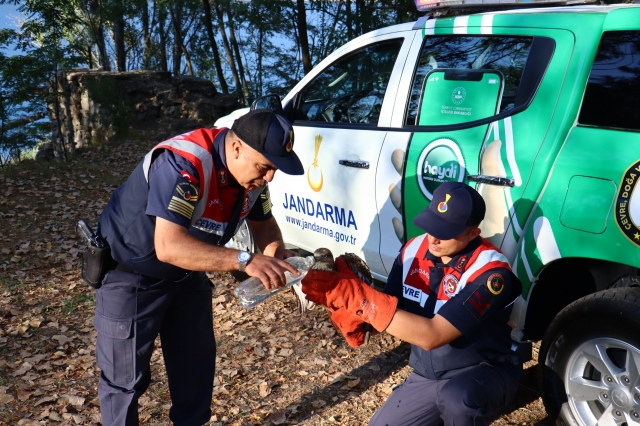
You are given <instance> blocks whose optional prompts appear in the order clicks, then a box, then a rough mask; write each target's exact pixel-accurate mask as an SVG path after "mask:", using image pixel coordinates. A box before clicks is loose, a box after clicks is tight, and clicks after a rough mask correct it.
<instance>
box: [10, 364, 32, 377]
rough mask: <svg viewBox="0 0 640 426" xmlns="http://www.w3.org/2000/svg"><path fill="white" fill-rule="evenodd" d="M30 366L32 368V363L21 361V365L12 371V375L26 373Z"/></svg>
mask: <svg viewBox="0 0 640 426" xmlns="http://www.w3.org/2000/svg"><path fill="white" fill-rule="evenodd" d="M31 368H33V365H32V364H31V363H29V362H23V363H22V365H21V366H20V368H18V369H17V370H16V371H14V372H13V374H12V376H14V377H15V376H22V375H23V374H24V373H26V372H27V371H29V370H31Z"/></svg>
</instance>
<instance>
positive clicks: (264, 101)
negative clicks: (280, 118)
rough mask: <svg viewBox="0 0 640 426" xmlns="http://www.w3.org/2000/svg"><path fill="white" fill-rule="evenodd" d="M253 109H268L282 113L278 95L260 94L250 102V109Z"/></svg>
mask: <svg viewBox="0 0 640 426" xmlns="http://www.w3.org/2000/svg"><path fill="white" fill-rule="evenodd" d="M255 109H268V110H270V111H273V112H275V113H276V114H282V101H281V100H280V96H278V95H265V96H260V97H259V98H258V99H256V100H255V101H253V103H252V104H251V108H250V110H251V111H253V110H255Z"/></svg>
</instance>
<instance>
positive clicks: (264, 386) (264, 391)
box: [258, 382, 271, 398]
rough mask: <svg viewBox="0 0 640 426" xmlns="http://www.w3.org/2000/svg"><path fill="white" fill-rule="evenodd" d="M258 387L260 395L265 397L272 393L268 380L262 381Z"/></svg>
mask: <svg viewBox="0 0 640 426" xmlns="http://www.w3.org/2000/svg"><path fill="white" fill-rule="evenodd" d="M258 389H259V391H260V396H261V397H263V398H264V397H265V396H267V395H269V394H270V393H271V387H270V386H269V384H268V383H267V382H262V383H260V385H259V386H258Z"/></svg>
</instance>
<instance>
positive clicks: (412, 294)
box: [402, 284, 429, 308]
mask: <svg viewBox="0 0 640 426" xmlns="http://www.w3.org/2000/svg"><path fill="white" fill-rule="evenodd" d="M402 295H403V296H404V298H405V299H409V300H413V301H414V302H418V303H419V304H420V307H421V308H424V304H425V303H427V299H428V298H429V295H428V294H427V293H425V292H423V291H422V290H420V289H419V288H415V287H411V286H410V285H406V284H402Z"/></svg>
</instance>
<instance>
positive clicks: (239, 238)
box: [224, 220, 256, 281]
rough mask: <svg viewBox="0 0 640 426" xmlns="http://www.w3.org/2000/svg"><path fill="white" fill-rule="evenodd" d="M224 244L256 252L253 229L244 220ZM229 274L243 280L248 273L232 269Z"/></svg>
mask: <svg viewBox="0 0 640 426" xmlns="http://www.w3.org/2000/svg"><path fill="white" fill-rule="evenodd" d="M224 246H225V247H227V248H231V249H235V250H243V251H249V252H251V253H256V245H255V241H254V239H253V231H252V230H251V226H250V225H249V224H248V223H247V221H246V220H245V221H243V222H242V225H240V229H238V231H237V232H236V233H235V234H234V236H233V237H231V239H230V240H229V241H228V242H227V244H225V245H224ZM231 275H233V277H234V278H235V279H236V280H238V281H244V280H246V279H247V278H249V275H247V274H245V273H244V272H240V271H232V272H231Z"/></svg>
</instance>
